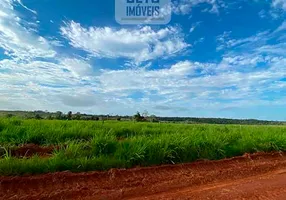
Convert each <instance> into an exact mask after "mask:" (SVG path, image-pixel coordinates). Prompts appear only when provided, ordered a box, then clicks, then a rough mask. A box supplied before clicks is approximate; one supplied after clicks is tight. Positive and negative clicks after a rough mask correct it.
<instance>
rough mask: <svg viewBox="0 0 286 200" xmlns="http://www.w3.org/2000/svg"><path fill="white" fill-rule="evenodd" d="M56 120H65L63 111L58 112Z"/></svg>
mask: <svg viewBox="0 0 286 200" xmlns="http://www.w3.org/2000/svg"><path fill="white" fill-rule="evenodd" d="M55 118H56V119H63V113H62V112H61V111H57V112H56V116H55Z"/></svg>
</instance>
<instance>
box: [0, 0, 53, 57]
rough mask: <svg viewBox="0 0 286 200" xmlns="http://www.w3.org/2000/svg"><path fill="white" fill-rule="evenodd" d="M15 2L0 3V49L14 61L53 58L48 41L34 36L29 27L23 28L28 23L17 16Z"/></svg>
mask: <svg viewBox="0 0 286 200" xmlns="http://www.w3.org/2000/svg"><path fill="white" fill-rule="evenodd" d="M17 2H18V3H21V1H17ZM17 2H13V1H10V0H4V1H1V2H0V47H1V48H3V49H4V50H5V54H6V55H8V56H11V57H14V58H16V59H31V58H36V57H44V58H47V57H53V56H54V55H55V51H54V50H53V49H52V47H51V46H50V45H49V43H48V41H47V40H46V39H45V38H43V37H41V36H36V35H34V34H33V33H32V32H31V29H30V28H29V27H24V26H23V25H24V24H28V23H26V22H25V21H24V20H22V19H21V18H19V17H18V16H17V13H16V11H15V10H14V8H13V3H17ZM21 5H22V4H21ZM22 6H23V5H22ZM25 8H26V9H28V8H27V7H25Z"/></svg>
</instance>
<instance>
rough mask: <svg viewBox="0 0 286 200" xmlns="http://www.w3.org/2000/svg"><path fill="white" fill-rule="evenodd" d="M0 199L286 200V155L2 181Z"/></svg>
mask: <svg viewBox="0 0 286 200" xmlns="http://www.w3.org/2000/svg"><path fill="white" fill-rule="evenodd" d="M0 199H29V200H33V199H35V200H36V199H90V200H94V199H155V200H156V199H162V200H163V199H164V200H165V199H232V200H234V199H286V154H284V153H267V154H263V153H259V154H254V155H249V154H247V155H245V156H242V157H236V158H232V159H225V160H220V161H200V162H195V163H190V164H179V165H164V166H157V167H146V168H133V169H128V170H123V169H120V170H119V169H112V170H110V171H108V172H90V173H77V174H74V173H71V172H59V173H53V174H44V175H37V176H22V177H0Z"/></svg>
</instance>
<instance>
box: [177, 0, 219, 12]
mask: <svg viewBox="0 0 286 200" xmlns="http://www.w3.org/2000/svg"><path fill="white" fill-rule="evenodd" d="M203 4H206V5H209V6H210V8H207V9H205V10H204V12H210V13H215V14H218V13H219V8H220V7H221V6H223V4H222V2H221V1H219V0H180V1H175V2H174V3H173V12H174V13H175V14H178V15H187V14H190V13H191V11H192V8H194V7H197V6H199V5H203Z"/></svg>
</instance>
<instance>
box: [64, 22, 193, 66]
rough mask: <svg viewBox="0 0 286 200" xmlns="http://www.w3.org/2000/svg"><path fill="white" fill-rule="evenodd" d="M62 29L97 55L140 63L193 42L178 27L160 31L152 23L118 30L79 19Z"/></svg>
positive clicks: (77, 46) (81, 47)
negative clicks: (86, 25) (84, 23)
mask: <svg viewBox="0 0 286 200" xmlns="http://www.w3.org/2000/svg"><path fill="white" fill-rule="evenodd" d="M61 32H62V35H63V36H64V37H65V38H67V39H68V40H69V41H70V44H71V45H72V46H74V47H76V48H80V49H83V50H85V51H87V52H89V53H90V54H92V55H93V56H95V57H106V58H119V57H123V58H127V59H131V60H133V61H134V62H137V63H140V62H142V61H147V60H152V59H156V58H159V57H165V56H172V55H173V54H176V53H178V52H180V51H182V50H184V49H186V48H187V47H188V46H189V45H188V44H187V43H185V42H184V39H183V37H181V33H180V30H179V29H178V28H176V27H167V28H164V29H159V30H157V31H155V30H153V29H152V28H151V27H148V26H146V27H142V28H140V29H134V30H130V29H124V28H122V29H118V30H117V29H112V28H109V27H104V28H99V27H89V28H84V27H82V26H81V25H80V24H79V23H75V22H74V21H71V22H70V23H67V24H66V26H64V27H61Z"/></svg>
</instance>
